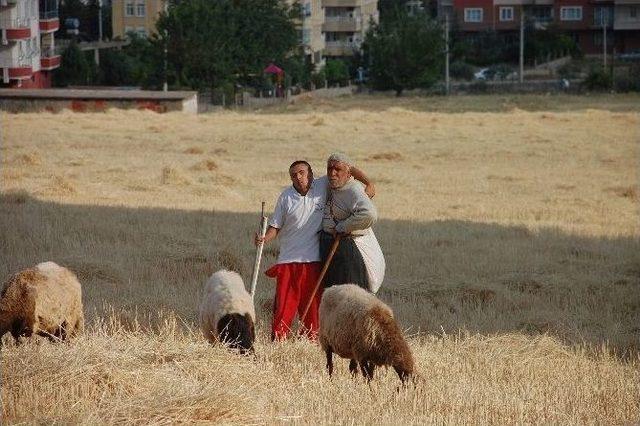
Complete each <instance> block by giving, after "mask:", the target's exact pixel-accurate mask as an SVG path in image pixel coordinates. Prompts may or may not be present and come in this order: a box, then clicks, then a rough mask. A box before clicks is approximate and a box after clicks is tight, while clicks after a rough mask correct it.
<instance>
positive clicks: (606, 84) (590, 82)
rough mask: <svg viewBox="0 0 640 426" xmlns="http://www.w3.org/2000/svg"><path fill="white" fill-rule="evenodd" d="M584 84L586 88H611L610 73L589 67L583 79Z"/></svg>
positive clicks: (596, 89)
mask: <svg viewBox="0 0 640 426" xmlns="http://www.w3.org/2000/svg"><path fill="white" fill-rule="evenodd" d="M584 86H585V87H586V88H587V90H595V91H598V90H609V89H611V75H609V73H607V72H605V71H603V70H601V69H598V68H595V69H591V71H589V74H588V75H587V78H586V79H585V80H584Z"/></svg>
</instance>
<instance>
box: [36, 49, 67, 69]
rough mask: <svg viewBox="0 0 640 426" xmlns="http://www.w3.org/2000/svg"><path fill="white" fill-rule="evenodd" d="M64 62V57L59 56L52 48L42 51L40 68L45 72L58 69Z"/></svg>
mask: <svg viewBox="0 0 640 426" xmlns="http://www.w3.org/2000/svg"><path fill="white" fill-rule="evenodd" d="M61 62H62V56H60V55H58V54H57V53H56V51H55V49H52V48H50V47H48V48H43V49H42V50H41V51H40V68H41V69H42V70H44V71H49V70H52V69H56V68H58V67H59V66H60V63H61Z"/></svg>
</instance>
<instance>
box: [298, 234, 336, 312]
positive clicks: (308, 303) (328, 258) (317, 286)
mask: <svg viewBox="0 0 640 426" xmlns="http://www.w3.org/2000/svg"><path fill="white" fill-rule="evenodd" d="M339 244H340V235H336V236H335V238H334V240H333V244H331V250H329V256H327V260H326V261H325V262H324V266H323V267H322V270H321V271H320V276H319V277H318V281H317V282H316V287H315V288H314V289H313V293H311V297H310V298H309V301H308V302H307V307H306V308H304V313H303V314H302V316H301V317H300V319H301V320H303V321H304V319H305V318H306V317H307V313H309V308H310V307H311V303H313V298H314V297H316V293H317V292H318V289H319V288H320V284H321V283H322V279H323V278H324V274H326V273H327V269H329V265H330V264H331V259H333V255H334V254H336V250H337V249H338V245H339Z"/></svg>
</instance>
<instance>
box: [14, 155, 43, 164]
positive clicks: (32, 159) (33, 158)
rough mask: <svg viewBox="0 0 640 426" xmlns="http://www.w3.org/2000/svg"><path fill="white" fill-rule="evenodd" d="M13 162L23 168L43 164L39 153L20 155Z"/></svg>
mask: <svg viewBox="0 0 640 426" xmlns="http://www.w3.org/2000/svg"><path fill="white" fill-rule="evenodd" d="M13 162H14V163H15V164H20V165H23V166H37V165H40V164H42V160H41V158H40V155H38V154H37V153H28V154H20V155H18V156H16V157H15V158H14V160H13Z"/></svg>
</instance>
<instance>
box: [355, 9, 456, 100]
mask: <svg viewBox="0 0 640 426" xmlns="http://www.w3.org/2000/svg"><path fill="white" fill-rule="evenodd" d="M363 47H364V51H365V55H366V56H367V58H365V61H367V59H368V63H369V64H370V66H369V75H370V80H371V84H372V85H373V87H374V88H375V89H380V90H388V89H393V90H395V91H396V95H398V96H400V95H401V94H402V92H403V91H404V90H405V89H413V88H417V87H424V88H427V87H430V86H432V85H433V84H434V83H435V82H436V81H437V80H438V79H439V77H440V75H441V69H442V64H443V60H444V54H443V53H444V38H443V32H442V29H441V28H440V26H439V25H438V24H437V22H436V21H434V20H432V19H430V18H429V17H428V16H427V14H426V13H416V14H413V15H409V14H408V13H406V11H405V12H403V11H401V10H398V11H397V16H396V18H395V19H390V20H388V21H386V22H381V23H380V24H377V25H376V24H374V25H372V26H371V28H370V29H369V31H368V32H367V35H366V38H365V43H364V46H363Z"/></svg>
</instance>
